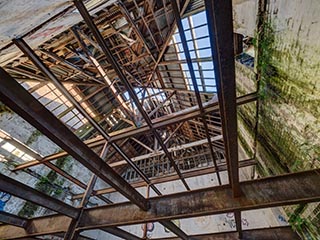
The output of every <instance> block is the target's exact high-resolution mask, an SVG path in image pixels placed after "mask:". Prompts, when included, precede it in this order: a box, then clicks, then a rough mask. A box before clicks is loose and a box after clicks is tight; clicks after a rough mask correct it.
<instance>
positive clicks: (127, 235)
mask: <svg viewBox="0 0 320 240" xmlns="http://www.w3.org/2000/svg"><path fill="white" fill-rule="evenodd" d="M100 230H102V231H104V232H107V233H110V234H112V235H114V236H117V237H119V238H122V239H130V240H142V239H141V238H139V237H137V236H136V235H133V234H131V233H129V232H127V231H124V230H122V229H121V228H116V227H108V228H101V229H100Z"/></svg>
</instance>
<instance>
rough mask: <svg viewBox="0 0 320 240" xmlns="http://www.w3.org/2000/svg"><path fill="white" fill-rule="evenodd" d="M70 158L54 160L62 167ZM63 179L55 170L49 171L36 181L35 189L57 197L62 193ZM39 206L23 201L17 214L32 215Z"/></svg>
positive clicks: (22, 215)
mask: <svg viewBox="0 0 320 240" xmlns="http://www.w3.org/2000/svg"><path fill="white" fill-rule="evenodd" d="M71 159H72V158H71V157H70V156H67V157H63V158H59V159H58V160H57V161H56V164H55V165H56V166H57V167H59V168H61V169H64V167H65V166H67V165H68V164H67V163H68V162H69V161H70V160H71ZM63 183H64V180H58V174H57V173H56V172H55V171H50V172H49V173H48V174H47V175H46V176H42V177H41V178H40V179H39V181H38V182H37V184H36V186H35V189H37V190H38V191H40V192H43V193H45V194H47V195H52V196H54V197H58V196H59V195H61V194H62V193H63V188H62V185H63ZM38 208H39V206H38V205H36V204H33V203H31V202H27V203H25V205H24V206H23V207H22V209H21V210H20V211H19V213H18V215H19V216H21V217H32V216H33V215H34V214H35V212H36V211H37V210H38Z"/></svg>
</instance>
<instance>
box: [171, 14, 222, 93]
mask: <svg viewBox="0 0 320 240" xmlns="http://www.w3.org/2000/svg"><path fill="white" fill-rule="evenodd" d="M182 25H183V28H184V33H185V35H186V40H187V45H188V48H189V53H190V56H191V60H192V65H193V68H194V73H195V77H196V82H197V86H198V88H199V91H200V92H206V93H216V91H217V89H216V82H215V73H214V66H213V61H212V56H211V46H210V39H209V31H208V23H207V18H206V14H205V11H203V12H200V13H198V14H195V15H192V16H188V17H186V18H184V19H182ZM171 44H172V45H174V47H175V50H176V54H177V57H178V60H179V61H180V62H181V63H180V66H181V70H182V74H183V78H184V81H185V85H186V87H187V89H188V90H192V91H194V86H193V83H192V79H191V75H190V69H189V67H188V64H187V63H186V56H185V53H184V49H183V46H182V42H181V38H180V35H179V31H178V29H177V30H176V32H175V34H174V35H173V39H172V42H171Z"/></svg>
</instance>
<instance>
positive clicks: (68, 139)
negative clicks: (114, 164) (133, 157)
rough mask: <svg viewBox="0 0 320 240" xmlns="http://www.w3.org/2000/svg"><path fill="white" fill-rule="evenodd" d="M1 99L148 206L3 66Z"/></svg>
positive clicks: (109, 182)
mask: <svg viewBox="0 0 320 240" xmlns="http://www.w3.org/2000/svg"><path fill="white" fill-rule="evenodd" d="M0 100H1V101H2V102H3V103H4V104H6V105H7V106H8V107H10V108H11V109H12V110H13V111H15V112H16V113H17V114H19V115H20V116H21V117H23V118H24V119H25V120H26V121H28V122H29V123H30V124H31V125H33V126H34V127H36V128H37V129H38V130H39V131H41V132H42V133H43V134H44V135H46V136H47V137H48V138H50V139H51V140H52V141H53V142H55V143H56V144H57V145H59V146H60V147H61V148H62V149H64V150H65V151H66V152H68V153H69V154H70V155H71V156H73V157H74V158H75V159H76V160H78V161H79V162H81V163H82V164H83V165H84V166H85V167H87V168H88V169H89V170H90V171H92V172H93V173H95V174H96V175H97V176H98V177H100V178H101V179H102V180H104V181H105V182H107V183H108V184H110V185H111V186H113V187H114V188H116V189H117V190H118V191H119V192H120V193H121V194H123V195H124V196H125V197H127V198H128V199H130V200H131V201H132V202H134V203H135V204H137V205H138V206H139V207H141V208H142V209H144V210H146V209H148V206H147V200H146V199H145V198H144V197H143V196H142V195H141V194H140V193H138V192H137V191H136V190H135V189H134V188H132V187H131V186H130V184H128V183H127V182H126V181H125V180H124V179H123V178H121V177H120V176H119V175H118V174H117V173H116V172H115V171H114V170H113V169H112V168H111V167H109V166H108V165H107V164H106V163H104V161H103V160H102V159H101V158H100V157H99V156H98V155H97V154H95V153H94V152H93V151H92V150H91V149H90V148H89V147H88V146H87V145H85V144H84V143H83V142H82V141H81V140H80V139H79V138H78V137H77V136H76V135H74V134H73V133H72V132H71V131H70V130H69V129H68V128H67V127H66V126H65V125H64V124H63V123H62V122H60V121H59V120H58V119H57V118H56V117H55V116H54V115H53V114H52V113H51V112H50V111H49V110H47V109H46V108H45V107H44V106H43V105H42V104H41V103H40V102H38V101H37V100H36V99H35V98H34V97H33V96H32V95H31V94H30V93H29V92H27V91H26V90H25V89H24V88H23V87H22V86H21V85H20V84H19V83H17V82H16V81H15V80H14V79H13V78H12V77H11V76H10V75H9V74H8V73H7V72H6V71H4V70H3V69H2V68H0Z"/></svg>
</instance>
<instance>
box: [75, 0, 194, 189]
mask: <svg viewBox="0 0 320 240" xmlns="http://www.w3.org/2000/svg"><path fill="white" fill-rule="evenodd" d="M74 4H75V5H76V7H77V9H78V10H79V12H80V14H81V16H82V17H83V19H84V21H85V22H86V24H87V26H88V28H89V29H90V30H91V32H92V34H93V35H94V37H95V38H96V41H97V42H98V44H99V45H100V47H101V49H102V51H103V53H104V54H105V56H106V58H107V60H108V62H109V63H110V64H111V66H112V68H113V69H114V70H115V72H116V73H117V75H118V76H119V78H120V80H121V81H122V82H123V84H124V85H125V87H126V89H127V91H128V93H129V95H130V97H131V98H132V99H133V101H134V103H135V104H136V106H137V108H138V110H139V112H140V113H141V115H142V116H143V118H144V120H145V121H146V123H147V125H148V127H149V128H150V129H151V131H152V132H153V134H154V136H155V137H156V138H157V140H158V142H159V143H160V145H161V147H162V149H163V151H164V152H165V154H166V156H167V157H168V159H169V160H170V162H171V165H172V166H173V167H174V169H175V171H176V172H177V173H178V175H179V176H180V178H181V181H182V182H183V184H184V186H185V187H186V189H187V190H190V188H189V187H188V185H187V183H186V181H185V180H184V178H183V176H182V174H181V172H180V170H179V168H178V166H177V165H176V164H175V162H174V160H173V158H172V156H171V154H170V153H169V152H168V151H167V148H166V146H165V145H164V144H163V141H162V139H161V137H160V135H159V133H158V132H157V130H155V129H154V128H153V126H152V122H151V119H150V117H149V116H148V114H147V113H146V112H145V111H144V109H143V107H142V105H141V103H140V101H139V99H138V97H137V95H136V93H135V91H134V89H133V87H132V85H131V84H130V82H129V81H128V80H127V78H126V76H125V75H124V73H123V72H122V70H121V67H120V66H119V64H118V63H117V61H116V60H115V59H114V57H113V55H112V53H111V51H110V50H109V48H108V47H107V45H106V43H105V40H104V38H103V37H102V35H101V33H100V32H99V30H98V28H97V26H96V25H95V24H94V22H93V21H92V19H91V16H90V14H89V12H88V10H87V9H86V7H85V6H84V4H83V2H82V1H81V0H74ZM150 187H152V185H150ZM152 189H153V190H155V189H154V187H152ZM156 192H157V193H158V194H159V191H156Z"/></svg>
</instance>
